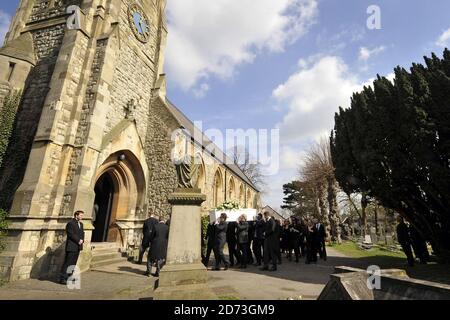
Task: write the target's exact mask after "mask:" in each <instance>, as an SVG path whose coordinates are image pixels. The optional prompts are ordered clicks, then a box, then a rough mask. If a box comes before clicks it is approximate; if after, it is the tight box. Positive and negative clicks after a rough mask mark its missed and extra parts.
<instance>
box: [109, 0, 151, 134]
mask: <svg viewBox="0 0 450 320" xmlns="http://www.w3.org/2000/svg"><path fill="white" fill-rule="evenodd" d="M132 2H134V1H122V7H121V11H120V20H119V36H120V39H121V41H120V50H119V51H118V55H119V57H118V60H117V63H116V68H115V70H114V80H113V85H112V88H111V109H110V110H109V112H108V114H107V119H106V126H105V134H106V133H108V132H109V131H110V130H111V129H112V128H114V127H115V126H116V125H117V124H118V123H119V122H120V121H121V120H122V119H123V118H124V117H125V107H126V106H127V105H128V104H129V103H130V102H131V101H132V100H133V101H134V102H135V106H136V109H135V111H134V112H133V113H134V118H135V119H136V124H137V128H138V132H139V135H140V136H141V137H145V135H146V131H147V119H148V117H149V106H150V99H151V89H152V86H153V83H154V81H155V77H156V75H155V72H156V71H155V69H156V66H155V60H156V59H155V53H156V51H155V48H156V46H157V40H158V37H157V33H158V29H157V28H158V25H157V23H156V22H157V20H156V21H155V18H153V19H152V18H150V17H154V16H155V15H156V7H155V4H154V3H153V1H152V2H146V4H145V8H146V13H147V15H148V16H149V19H151V21H152V23H151V25H150V29H151V32H150V34H151V37H150V39H149V41H148V42H147V43H142V42H140V41H139V40H138V39H136V37H135V36H134V34H133V33H132V30H131V27H130V23H129V21H128V6H129V4H130V3H132Z"/></svg>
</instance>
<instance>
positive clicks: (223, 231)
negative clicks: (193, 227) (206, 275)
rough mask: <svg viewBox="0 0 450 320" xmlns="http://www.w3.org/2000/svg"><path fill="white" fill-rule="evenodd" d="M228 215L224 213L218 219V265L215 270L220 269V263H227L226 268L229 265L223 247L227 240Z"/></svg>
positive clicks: (216, 239) (215, 248) (216, 234)
mask: <svg viewBox="0 0 450 320" xmlns="http://www.w3.org/2000/svg"><path fill="white" fill-rule="evenodd" d="M226 221H227V215H226V214H225V213H222V214H221V215H220V218H219V219H217V222H216V225H215V242H214V256H215V259H216V266H215V268H214V270H216V271H218V270H220V264H221V263H223V264H224V265H225V270H227V269H228V267H229V262H228V261H227V260H226V259H225V255H224V254H223V247H224V246H225V243H226V242H227V229H228V226H227V222H226Z"/></svg>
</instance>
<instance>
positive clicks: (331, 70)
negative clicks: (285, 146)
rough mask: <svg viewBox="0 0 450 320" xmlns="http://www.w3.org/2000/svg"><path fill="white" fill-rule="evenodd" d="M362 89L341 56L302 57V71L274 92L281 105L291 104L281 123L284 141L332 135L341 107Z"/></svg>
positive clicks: (300, 66)
mask: <svg viewBox="0 0 450 320" xmlns="http://www.w3.org/2000/svg"><path fill="white" fill-rule="evenodd" d="M361 88H362V86H361V83H360V82H359V81H358V78H357V76H356V75H354V74H352V73H350V72H349V70H348V67H347V65H346V64H345V63H344V62H343V61H342V60H341V59H340V58H339V57H336V56H325V57H317V58H316V60H315V61H305V60H302V62H301V63H299V70H298V71H297V72H296V73H294V74H293V75H291V76H290V77H289V79H288V80H287V81H286V82H285V83H284V84H281V85H280V86H278V88H276V89H275V90H274V91H273V96H274V98H275V99H276V100H277V102H278V104H285V105H287V107H288V111H287V113H286V115H285V116H284V118H283V120H282V122H281V123H279V124H278V127H279V128H280V131H281V137H282V138H281V139H282V141H284V142H286V143H288V142H301V141H306V140H308V139H317V138H318V137H319V136H322V135H323V134H329V132H330V131H331V129H332V128H333V123H334V113H335V112H336V111H337V110H338V107H339V106H342V107H348V106H349V105H350V97H351V95H352V93H353V92H355V91H357V90H359V89H361Z"/></svg>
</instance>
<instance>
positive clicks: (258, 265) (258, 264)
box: [253, 263, 261, 267]
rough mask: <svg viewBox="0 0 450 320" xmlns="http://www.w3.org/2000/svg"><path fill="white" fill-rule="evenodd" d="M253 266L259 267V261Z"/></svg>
mask: <svg viewBox="0 0 450 320" xmlns="http://www.w3.org/2000/svg"><path fill="white" fill-rule="evenodd" d="M253 266H255V267H261V263H255V264H254V265H253Z"/></svg>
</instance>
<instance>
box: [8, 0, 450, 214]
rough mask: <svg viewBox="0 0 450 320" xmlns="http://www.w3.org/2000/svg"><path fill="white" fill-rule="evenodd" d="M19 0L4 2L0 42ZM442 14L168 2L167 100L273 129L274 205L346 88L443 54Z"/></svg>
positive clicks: (438, 3)
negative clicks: (430, 56) (424, 57)
mask: <svg viewBox="0 0 450 320" xmlns="http://www.w3.org/2000/svg"><path fill="white" fill-rule="evenodd" d="M17 4H18V0H8V1H5V0H3V1H2V2H1V4H0V41H2V40H3V37H4V34H5V33H6V31H7V28H8V25H9V22H10V19H11V17H12V16H13V15H14V12H15V10H16V7H17ZM373 6H376V7H373ZM378 9H379V11H378ZM448 12H450V2H449V1H448V0H433V1H425V0H408V1H406V0H402V1H400V0H370V1H366V0H213V1H211V0H168V8H167V14H168V22H169V37H168V48H167V55H166V66H165V69H166V70H165V71H166V73H167V80H168V97H169V99H170V100H171V101H172V102H173V103H174V104H175V105H177V106H178V107H179V108H180V109H181V110H182V111H183V112H184V113H185V114H186V115H188V116H189V118H190V119H191V120H193V121H196V122H198V121H201V123H202V129H203V130H205V131H206V132H207V133H208V132H212V131H211V130H212V129H218V130H220V131H221V132H223V133H224V134H225V131H226V130H227V129H244V130H251V129H256V130H278V132H279V140H276V139H274V140H273V141H269V142H271V150H279V152H277V156H276V157H273V159H272V161H271V162H270V164H271V166H270V167H269V166H265V167H264V168H265V172H266V173H267V174H268V175H267V176H266V183H267V187H266V190H265V192H264V194H263V203H264V204H269V205H271V206H272V207H274V208H279V206H280V205H281V204H282V201H283V189H282V186H283V184H284V183H287V182H289V181H291V180H293V179H295V178H297V173H298V169H299V165H300V164H301V162H302V156H303V155H304V153H305V152H306V151H307V150H308V148H309V146H310V144H311V143H312V142H314V141H316V140H318V139H320V137H322V136H328V135H329V133H330V131H331V130H332V128H333V125H334V123H333V119H334V113H335V112H336V111H337V110H338V108H339V106H342V107H348V106H349V104H350V97H351V94H352V92H355V91H357V90H360V89H361V88H362V86H363V85H365V84H368V83H370V82H371V81H372V80H373V79H374V78H375V77H376V75H377V74H380V75H384V76H387V77H392V72H393V69H394V68H395V67H396V66H398V65H400V66H403V67H405V68H409V67H410V66H411V64H412V62H422V61H423V56H424V55H430V54H431V52H435V53H436V54H438V55H439V56H441V55H442V52H443V49H444V47H446V46H449V45H450V20H449V19H448ZM378 13H379V15H378ZM378 18H379V19H378ZM368 22H369V24H368ZM274 132H277V131H274ZM213 140H214V139H213ZM263 141H264V140H263V139H261V140H258V143H259V147H261V148H263V149H264V148H265V147H266V143H263ZM252 154H253V153H252ZM254 158H255V159H258V160H260V158H259V156H258V154H254ZM269 168H270V170H269Z"/></svg>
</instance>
